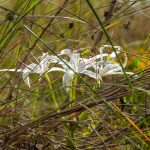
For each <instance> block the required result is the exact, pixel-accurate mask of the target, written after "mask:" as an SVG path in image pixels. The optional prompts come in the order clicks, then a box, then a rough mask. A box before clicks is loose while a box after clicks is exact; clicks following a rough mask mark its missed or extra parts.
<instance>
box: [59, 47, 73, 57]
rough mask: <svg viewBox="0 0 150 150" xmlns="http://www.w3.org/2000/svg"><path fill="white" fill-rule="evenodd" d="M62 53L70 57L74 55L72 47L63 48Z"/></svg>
mask: <svg viewBox="0 0 150 150" xmlns="http://www.w3.org/2000/svg"><path fill="white" fill-rule="evenodd" d="M60 55H67V56H69V57H70V56H71V55H72V52H71V50H70V49H63V50H61V52H60Z"/></svg>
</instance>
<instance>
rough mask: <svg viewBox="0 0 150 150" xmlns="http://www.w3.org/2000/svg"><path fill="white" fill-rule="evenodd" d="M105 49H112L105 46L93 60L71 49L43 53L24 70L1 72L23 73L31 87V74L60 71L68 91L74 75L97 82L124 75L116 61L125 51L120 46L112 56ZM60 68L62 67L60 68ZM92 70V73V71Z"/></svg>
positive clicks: (125, 58)
mask: <svg viewBox="0 0 150 150" xmlns="http://www.w3.org/2000/svg"><path fill="white" fill-rule="evenodd" d="M105 48H111V45H103V46H102V47H100V49H99V54H98V55H96V56H94V57H91V58H88V59H87V58H82V57H80V53H78V52H71V50H70V49H64V50H62V51H61V52H60V54H58V55H57V56H54V55H49V54H48V53H43V54H42V56H41V57H39V63H38V64H36V63H31V64H29V65H26V66H25V67H24V68H23V69H17V70H16V69H1V70H0V71H12V72H21V73H22V77H23V80H24V82H25V83H26V85H28V86H29V87H30V79H29V75H30V74H31V73H36V74H39V75H40V76H41V75H43V74H44V73H47V72H53V71H59V72H63V73H64V75H63V86H64V87H65V88H66V91H67V92H68V91H69V88H70V87H71V85H72V81H73V78H74V75H75V74H76V73H77V74H85V75H87V76H89V77H91V78H93V79H96V80H97V81H100V80H102V77H103V76H107V75H114V74H123V70H122V67H121V66H120V64H119V63H117V61H116V57H117V56H116V53H117V55H119V54H120V53H121V52H123V50H122V49H121V47H120V46H114V48H115V49H116V53H115V52H112V53H110V54H108V53H104V49H105ZM123 53H124V60H125V61H124V63H123V64H122V66H123V67H124V68H125V67H126V64H127V55H126V53H125V52H123ZM63 55H66V56H68V57H69V61H67V60H66V59H64V57H63ZM52 63H53V64H59V65H57V66H56V67H51V68H50V64H52ZM58 66H60V67H58ZM91 70H92V71H91ZM126 74H131V75H132V74H133V73H132V72H126Z"/></svg>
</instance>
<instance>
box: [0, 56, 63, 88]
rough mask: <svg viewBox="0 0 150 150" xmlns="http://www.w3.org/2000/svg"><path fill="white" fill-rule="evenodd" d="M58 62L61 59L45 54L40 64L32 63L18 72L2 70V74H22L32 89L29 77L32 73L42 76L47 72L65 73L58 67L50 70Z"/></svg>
mask: <svg viewBox="0 0 150 150" xmlns="http://www.w3.org/2000/svg"><path fill="white" fill-rule="evenodd" d="M58 61H60V59H59V58H58V57H57V56H51V55H48V53H43V54H42V56H41V57H40V62H39V64H36V63H31V64H29V65H26V66H25V67H24V68H23V69H17V70H16V69H1V70H0V72H5V71H9V72H21V73H22V77H23V80H24V82H25V83H26V85H27V86H28V87H30V79H29V75H30V74H31V73H36V74H40V75H42V74H43V73H45V72H53V71H63V72H65V70H64V69H62V68H57V67H53V68H51V69H49V64H50V63H57V62H58Z"/></svg>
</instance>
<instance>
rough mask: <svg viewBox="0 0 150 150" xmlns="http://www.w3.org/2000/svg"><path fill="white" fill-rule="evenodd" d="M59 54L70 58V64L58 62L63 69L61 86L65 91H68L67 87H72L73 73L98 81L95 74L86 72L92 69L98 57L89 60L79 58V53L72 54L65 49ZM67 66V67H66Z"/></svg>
mask: <svg viewBox="0 0 150 150" xmlns="http://www.w3.org/2000/svg"><path fill="white" fill-rule="evenodd" d="M61 54H64V55H67V56H69V57H70V62H68V61H66V60H64V61H65V63H64V62H62V61H61V62H59V64H60V65H62V67H63V68H64V69H65V74H64V76H63V85H64V86H65V87H66V91H67V92H68V91H69V87H70V86H71V85H72V80H73V78H74V75H75V73H79V74H85V75H88V76H89V77H91V78H94V79H99V77H98V75H97V74H96V73H95V72H92V71H90V70H88V68H90V67H92V66H93V65H94V64H95V63H96V62H95V60H96V59H98V58H99V57H100V56H95V57H93V58H90V59H84V58H80V54H79V53H72V52H71V51H70V50H69V49H65V50H62V51H61ZM68 66H69V67H68Z"/></svg>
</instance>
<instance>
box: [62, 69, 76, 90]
mask: <svg viewBox="0 0 150 150" xmlns="http://www.w3.org/2000/svg"><path fill="white" fill-rule="evenodd" d="M73 77H74V72H73V71H71V70H69V71H66V72H65V74H64V76H63V86H64V87H65V88H66V92H69V89H70V87H71V86H72V80H73Z"/></svg>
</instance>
